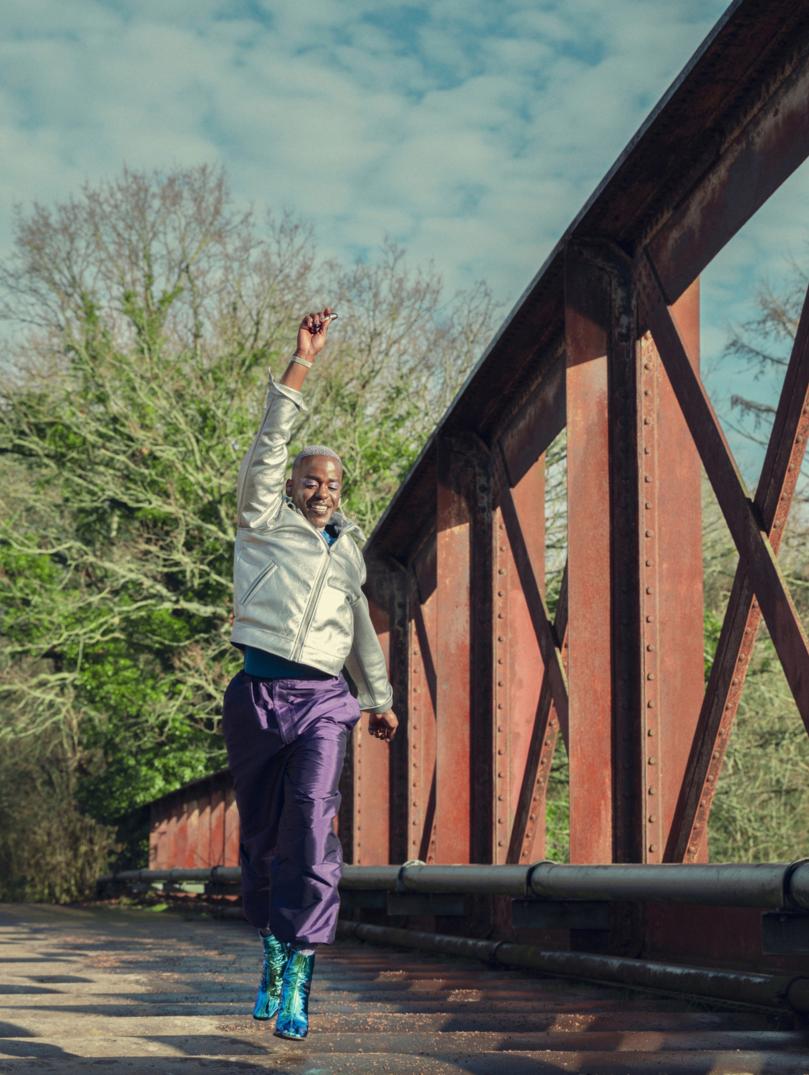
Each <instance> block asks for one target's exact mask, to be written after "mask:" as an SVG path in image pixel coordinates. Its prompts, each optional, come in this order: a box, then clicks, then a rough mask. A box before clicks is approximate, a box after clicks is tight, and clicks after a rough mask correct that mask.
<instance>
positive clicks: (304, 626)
mask: <svg viewBox="0 0 809 1075" xmlns="http://www.w3.org/2000/svg"><path fill="white" fill-rule="evenodd" d="M341 537H342V532H341V533H340V534H338V535H337V537H336V538H335V539H334V542H333V544H332V545H327V546H326V548H325V553H326V558H325V560H324V561H323V564H322V566H321V568H320V571H319V573H318V576H317V579H316V580H315V585H314V587H313V589H312V592H311V594H310V595H309V602H308V604H307V606H306V609H305V611H304V613H303V619H302V620H301V625H300V628H299V629H298V637H297V638H296V639H295V645H294V647H293V649H292V657H291V658H290V660H293V661H297V660H298V658H299V657H300V655H301V652H302V650H303V643H304V640H305V639H306V635H307V632H308V631H309V627H310V626H311V623H312V620H313V619H314V615H315V608H316V607H317V603H318V601H319V600H320V591H321V590H322V589H323V583H324V582H325V581H326V574H327V573H328V570H329V561H330V560H331V551H332V549H333V548H334V546H335V545H336V544H337V542H338V541H339V540H340V538H341ZM317 540H318V541H320V542H323V538H321V537H318V539H317ZM324 544H325V543H324Z"/></svg>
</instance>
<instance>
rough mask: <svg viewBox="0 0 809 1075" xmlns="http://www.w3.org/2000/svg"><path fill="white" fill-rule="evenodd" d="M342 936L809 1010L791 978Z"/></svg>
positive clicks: (357, 927)
mask: <svg viewBox="0 0 809 1075" xmlns="http://www.w3.org/2000/svg"><path fill="white" fill-rule="evenodd" d="M339 933H340V935H341V936H343V937H352V938H355V939H357V940H361V941H369V942H371V943H372V944H386V945H397V946H400V947H403V948H416V949H419V950H421V951H426V952H439V953H443V954H445V955H453V956H462V957H465V958H469V959H480V960H482V961H483V962H484V963H500V964H502V965H504V966H507V967H522V968H526V969H530V970H535V971H539V972H540V973H544V974H552V975H559V976H561V977H573V978H577V979H587V980H591V981H597V982H605V983H608V984H610V985H619V986H630V987H635V988H641V989H652V990H655V991H663V992H667V993H680V994H687V995H689V996H694V995H698V996H705V997H711V998H721V999H724V1000H730V1001H733V1002H734V1003H736V1004H739V1003H743V1004H754V1005H757V1006H765V1007H782V1006H783V1004H784V1002H785V1001H786V1003H787V1004H789V1005H790V1007H792V1008H793V1009H795V1010H796V1011H799V1012H807V1011H809V978H805V977H792V976H790V975H787V974H761V973H755V972H749V971H740V970H731V969H729V968H717V967H693V966H689V965H686V964H680V963H663V962H660V961H657V960H649V959H633V958H627V957H624V956H615V955H608V954H602V953H595V952H566V951H556V950H547V949H542V948H539V947H536V946H534V945H527V944H514V943H512V942H510V941H499V942H498V941H491V940H479V939H477V938H473V937H456V936H454V935H449V934H441V933H427V932H423V931H418V930H410V929H399V928H397V927H395V926H377V925H369V924H367V923H363V922H341V923H340V926H339Z"/></svg>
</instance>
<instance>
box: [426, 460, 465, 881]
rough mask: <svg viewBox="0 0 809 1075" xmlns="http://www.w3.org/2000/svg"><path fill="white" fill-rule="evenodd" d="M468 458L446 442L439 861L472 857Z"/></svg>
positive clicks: (440, 554) (441, 482)
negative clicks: (464, 475)
mask: <svg viewBox="0 0 809 1075" xmlns="http://www.w3.org/2000/svg"><path fill="white" fill-rule="evenodd" d="M462 466H463V463H462V460H461V459H460V458H459V456H458V454H457V453H456V452H454V451H453V450H452V448H451V446H450V445H449V444H447V443H446V442H439V445H438V491H437V492H438V502H437V509H436V515H437V518H436V602H437V609H436V618H437V628H438V630H437V637H436V654H435V659H436V667H437V669H439V676H438V684H437V692H436V795H435V802H436V826H435V854H436V860H437V861H438V862H470V861H471V818H472V815H471V804H472V791H471V788H472V771H471V766H472V757H471V751H472V742H471V719H470V714H471V709H472V696H471V692H472V663H471V633H472V627H471V624H472V594H471V577H472V521H471V505H470V503H469V498H468V494H467V490H466V489H465V487H464V483H463V481H462V480H460V479H461V467H462Z"/></svg>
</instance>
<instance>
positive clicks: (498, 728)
mask: <svg viewBox="0 0 809 1075" xmlns="http://www.w3.org/2000/svg"><path fill="white" fill-rule="evenodd" d="M497 730H498V732H502V730H503V725H502V724H498V725H497Z"/></svg>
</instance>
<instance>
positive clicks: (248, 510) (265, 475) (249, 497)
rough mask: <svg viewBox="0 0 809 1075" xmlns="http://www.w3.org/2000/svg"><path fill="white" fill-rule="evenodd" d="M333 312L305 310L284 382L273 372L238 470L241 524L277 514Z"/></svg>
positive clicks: (253, 524) (253, 523) (257, 523)
mask: <svg viewBox="0 0 809 1075" xmlns="http://www.w3.org/2000/svg"><path fill="white" fill-rule="evenodd" d="M332 316H333V314H332V311H331V309H330V308H329V307H328V306H327V307H326V308H325V309H324V310H322V311H321V312H320V313H311V314H307V315H306V316H305V317H304V318H303V319H302V320H301V323H300V326H299V327H298V339H297V346H296V348H295V353H294V355H293V356H292V358H291V359H290V361H289V364H288V365H287V368H286V371H285V372H284V375H283V377H282V378H281V380H280V381H275V380H273V378H272V375H271V376H270V387H269V391H268V393H267V408H266V410H265V412H264V419H263V421H262V423H261V428H260V429H259V431H258V433H257V434H256V438H255V440H254V441H253V443H252V445H251V446H250V450H249V451H248V453H247V455H246V456H245V457H244V460H243V462H242V465H241V468H240V469H239V481H238V486H237V512H238V525H239V526H246V527H251V528H252V527H261V526H265V525H266V524H267V523H268V522H270V521H272V519H274V518H275V516H276V515H277V513H278V511H279V510H280V508H281V505H282V504H283V501H284V481H285V477H286V469H287V460H288V457H289V441H290V439H291V437H292V431H293V429H294V427H295V424H296V421H297V419H298V416H299V414H300V413H301V412H302V411H305V410H306V406H305V404H304V402H303V396H302V395H301V389H302V388H303V383H304V381H305V380H306V375H307V373H308V372H309V370H310V368H311V366H312V364H313V363H314V360H315V358H316V357H317V355H318V353H319V352H320V351H321V350H322V348H323V346H324V344H325V343H326V336H327V334H328V330H329V323H330V321H331V319H332Z"/></svg>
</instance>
